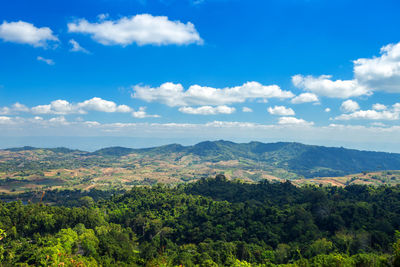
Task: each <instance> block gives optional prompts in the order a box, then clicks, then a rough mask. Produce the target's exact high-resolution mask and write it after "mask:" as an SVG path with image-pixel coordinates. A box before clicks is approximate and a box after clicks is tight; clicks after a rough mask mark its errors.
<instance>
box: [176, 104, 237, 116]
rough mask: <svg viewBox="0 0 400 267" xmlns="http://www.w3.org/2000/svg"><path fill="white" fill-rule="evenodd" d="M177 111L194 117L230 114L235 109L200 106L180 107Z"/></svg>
mask: <svg viewBox="0 0 400 267" xmlns="http://www.w3.org/2000/svg"><path fill="white" fill-rule="evenodd" d="M179 111H180V112H182V113H186V114H195V115H217V114H232V113H233V112H235V108H233V107H228V106H217V107H212V106H202V107H197V108H193V107H180V108H179Z"/></svg>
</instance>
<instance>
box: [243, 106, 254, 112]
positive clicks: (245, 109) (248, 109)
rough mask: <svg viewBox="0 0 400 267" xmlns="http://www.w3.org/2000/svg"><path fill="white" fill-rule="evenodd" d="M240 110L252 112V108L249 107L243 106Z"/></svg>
mask: <svg viewBox="0 0 400 267" xmlns="http://www.w3.org/2000/svg"><path fill="white" fill-rule="evenodd" d="M242 112H253V110H252V109H251V108H249V107H243V108H242Z"/></svg>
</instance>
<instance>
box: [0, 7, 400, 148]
mask: <svg viewBox="0 0 400 267" xmlns="http://www.w3.org/2000/svg"><path fill="white" fill-rule="evenodd" d="M399 12H400V3H399V2H398V1H389V0H381V1H369V0H363V1H359V0H354V1H348V0H337V1H325V0H258V1H256V0H243V1H242V0H80V1H77V0H69V1H63V0H59V1H53V0H36V1H31V0H13V1H2V2H1V3H0V148H7V147H16V146H24V145H31V146H40V147H56V146H65V147H70V148H79V149H85V150H95V149H98V148H101V147H105V146H116V145H118V146H126V147H149V146H156V145H163V144H169V143H180V144H184V145H189V144H194V143H196V142H200V141H204V140H219V139H224V140H231V141H236V142H250V141H262V142H277V141H291V142H292V141H294V142H302V143H306V144H316V145H326V146H344V147H348V148H356V149H363V150H375V151H388V152H397V153H400V124H399V120H400V98H399V95H400V32H399V30H398V29H399V28H400V17H399V16H398V14H399Z"/></svg>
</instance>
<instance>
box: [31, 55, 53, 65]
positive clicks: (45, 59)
mask: <svg viewBox="0 0 400 267" xmlns="http://www.w3.org/2000/svg"><path fill="white" fill-rule="evenodd" d="M36 59H37V60H39V61H43V62H44V63H46V64H47V65H54V64H55V63H54V61H53V60H52V59H48V58H44V57H40V56H39V57H37V58H36Z"/></svg>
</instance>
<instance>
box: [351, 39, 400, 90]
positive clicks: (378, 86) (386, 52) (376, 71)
mask: <svg viewBox="0 0 400 267" xmlns="http://www.w3.org/2000/svg"><path fill="white" fill-rule="evenodd" d="M380 54H381V56H380V57H373V58H360V59H357V60H355V61H354V75H355V78H356V79H357V80H358V81H359V82H360V83H361V84H363V85H365V86H367V87H369V88H373V89H374V90H377V91H386V92H390V93H399V92H400V43H397V44H389V45H386V46H384V47H382V48H381V51H380Z"/></svg>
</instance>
